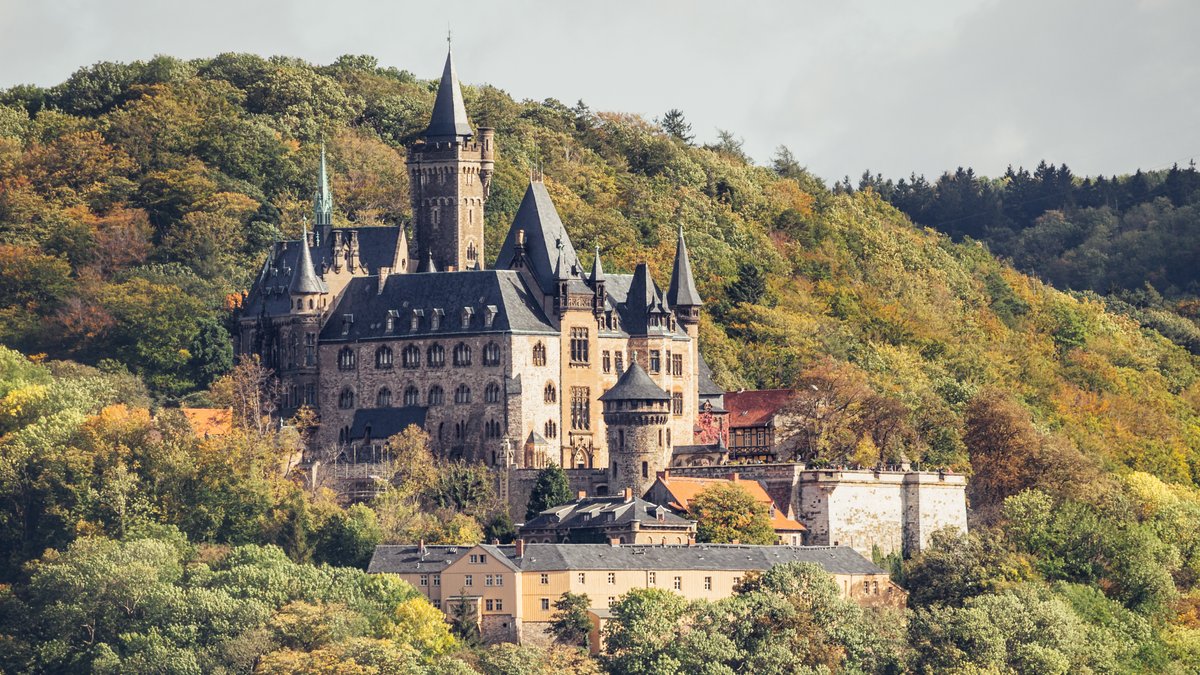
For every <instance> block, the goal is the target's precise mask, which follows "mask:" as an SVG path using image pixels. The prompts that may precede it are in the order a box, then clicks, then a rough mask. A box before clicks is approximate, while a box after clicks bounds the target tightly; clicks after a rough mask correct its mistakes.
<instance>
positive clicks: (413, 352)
mask: <svg viewBox="0 0 1200 675" xmlns="http://www.w3.org/2000/svg"><path fill="white" fill-rule="evenodd" d="M400 357H401V359H403V361H404V367H405V368H420V367H421V350H420V348H418V347H417V346H416V345H409V346H407V347H405V348H404V351H403V352H400Z"/></svg>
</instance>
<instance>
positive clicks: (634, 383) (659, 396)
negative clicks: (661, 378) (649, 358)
mask: <svg viewBox="0 0 1200 675" xmlns="http://www.w3.org/2000/svg"><path fill="white" fill-rule="evenodd" d="M600 400H601V401H631V400H636V401H670V400H671V395H670V394H668V393H667V392H665V391H663V389H662V387H659V386H658V385H657V384H655V383H654V380H652V379H650V375H649V374H647V373H646V371H645V370H643V369H642V367H641V366H640V365H638V362H637V361H636V360H635V361H633V363H630V364H629V368H627V369H626V370H625V372H624V373H623V374H622V375H621V379H619V380H617V383H616V384H614V385H613V387H612V389H609V390H608V391H606V392H604V393H603V394H601V395H600Z"/></svg>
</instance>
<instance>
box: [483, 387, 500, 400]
mask: <svg viewBox="0 0 1200 675" xmlns="http://www.w3.org/2000/svg"><path fill="white" fill-rule="evenodd" d="M483 400H484V401H485V402H487V403H499V402H500V385H498V384H496V383H495V382H489V383H488V386H487V388H486V389H484V390H483Z"/></svg>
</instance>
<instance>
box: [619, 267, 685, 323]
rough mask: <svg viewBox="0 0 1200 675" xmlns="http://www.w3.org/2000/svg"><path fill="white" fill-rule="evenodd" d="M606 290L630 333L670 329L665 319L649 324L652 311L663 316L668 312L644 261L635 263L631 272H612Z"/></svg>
mask: <svg viewBox="0 0 1200 675" xmlns="http://www.w3.org/2000/svg"><path fill="white" fill-rule="evenodd" d="M605 290H606V291H607V292H608V294H609V296H610V297H611V298H612V300H613V301H614V302H615V304H616V307H617V312H618V314H619V316H620V318H621V328H622V329H623V330H624V331H625V332H626V333H628V334H630V335H650V334H655V335H666V334H670V333H671V329H670V326H669V325H668V322H667V321H665V320H664V321H659V322H658V323H659V325H657V326H651V325H650V324H651V321H650V317H651V315H659V316H661V317H665V316H666V315H667V314H669V313H670V310H668V309H667V305H666V302H665V301H664V300H663V297H662V293H661V292H660V291H659V290H658V285H657V284H655V283H654V279H652V278H651V277H650V268H649V266H647V265H646V263H644V262H643V263H638V265H637V267H636V268H635V269H634V272H633V275H632V276H629V275H623V274H614V275H612V276H611V277H610V278H609V281H608V282H607V283H606V284H605Z"/></svg>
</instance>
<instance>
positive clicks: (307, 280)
mask: <svg viewBox="0 0 1200 675" xmlns="http://www.w3.org/2000/svg"><path fill="white" fill-rule="evenodd" d="M300 241H302V242H307V241H308V226H307V225H305V227H304V233H303V235H302V236H301V237H300ZM298 248H299V250H300V260H299V262H297V264H296V269H295V270H293V271H292V281H291V283H290V284H289V285H288V292H289V293H295V294H303V295H317V294H320V293H324V292H326V291H327V290H328V289H327V288H326V287H325V284H324V283H322V282H321V280H320V279H318V278H317V273H316V271H315V270H313V261H312V251H311V250H309V247H308V246H303V245H301V246H299V247H298Z"/></svg>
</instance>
